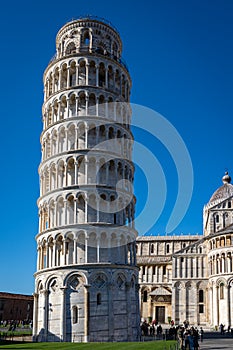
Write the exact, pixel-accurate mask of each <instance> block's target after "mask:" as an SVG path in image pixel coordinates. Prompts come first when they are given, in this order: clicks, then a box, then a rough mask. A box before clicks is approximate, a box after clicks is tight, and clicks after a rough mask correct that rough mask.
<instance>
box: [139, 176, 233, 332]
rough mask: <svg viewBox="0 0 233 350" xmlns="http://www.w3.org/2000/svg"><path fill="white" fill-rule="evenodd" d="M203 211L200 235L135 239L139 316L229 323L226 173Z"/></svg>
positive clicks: (231, 218) (231, 203)
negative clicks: (138, 270)
mask: <svg viewBox="0 0 233 350" xmlns="http://www.w3.org/2000/svg"><path fill="white" fill-rule="evenodd" d="M222 182H223V185H222V186H221V187H219V188H218V189H217V190H216V191H215V192H214V193H213V195H212V197H211V198H210V200H209V202H208V203H207V204H206V205H205V206H204V209H203V235H202V236H190V235H189V236H188V235H186V236H182V235H181V236H149V237H146V236H144V237H140V236H139V237H138V238H137V263H138V265H139V267H140V273H139V283H140V308H141V317H142V318H143V319H147V320H149V321H150V320H156V321H157V322H159V323H170V322H171V320H173V321H174V323H175V324H183V322H184V321H186V322H188V323H189V324H190V325H195V326H197V325H200V326H204V327H208V328H215V327H216V326H217V327H218V326H219V325H220V324H223V325H224V326H225V327H226V328H227V327H228V326H230V327H232V326H233V288H232V286H233V259H232V254H233V249H232V246H233V185H232V184H231V178H230V176H229V175H228V173H226V174H225V175H224V176H223V178H222Z"/></svg>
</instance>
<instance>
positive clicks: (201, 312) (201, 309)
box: [199, 304, 204, 314]
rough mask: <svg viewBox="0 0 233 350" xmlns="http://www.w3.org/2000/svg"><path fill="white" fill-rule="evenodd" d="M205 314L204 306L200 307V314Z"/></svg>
mask: <svg viewBox="0 0 233 350" xmlns="http://www.w3.org/2000/svg"><path fill="white" fill-rule="evenodd" d="M203 313H204V305H203V304H200V305H199V314H203Z"/></svg>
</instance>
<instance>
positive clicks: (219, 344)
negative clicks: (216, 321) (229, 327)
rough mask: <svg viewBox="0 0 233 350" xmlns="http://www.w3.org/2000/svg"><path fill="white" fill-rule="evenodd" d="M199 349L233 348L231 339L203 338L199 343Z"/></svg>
mask: <svg viewBox="0 0 233 350" xmlns="http://www.w3.org/2000/svg"><path fill="white" fill-rule="evenodd" d="M199 345H200V350H204V349H205V350H207V349H208V350H220V349H221V350H232V349H233V339H232V338H224V339H220V338H218V339H214V338H212V339H204V340H203V342H202V343H199Z"/></svg>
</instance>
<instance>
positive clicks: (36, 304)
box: [32, 293, 39, 341]
mask: <svg viewBox="0 0 233 350" xmlns="http://www.w3.org/2000/svg"><path fill="white" fill-rule="evenodd" d="M33 296H34V305H33V308H34V313H33V331H32V337H33V338H32V339H33V341H36V337H37V322H38V298H39V294H37V293H34V294H33Z"/></svg>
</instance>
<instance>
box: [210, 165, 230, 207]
mask: <svg viewBox="0 0 233 350" xmlns="http://www.w3.org/2000/svg"><path fill="white" fill-rule="evenodd" d="M222 182H223V186H221V187H219V188H218V189H217V190H216V191H215V192H214V194H213V195H212V197H211V198H210V201H209V203H208V204H214V203H215V202H221V201H223V200H224V199H227V198H229V197H231V196H233V185H232V184H231V183H230V182H231V177H230V176H229V174H228V172H226V173H225V175H224V176H223V178H222Z"/></svg>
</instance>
